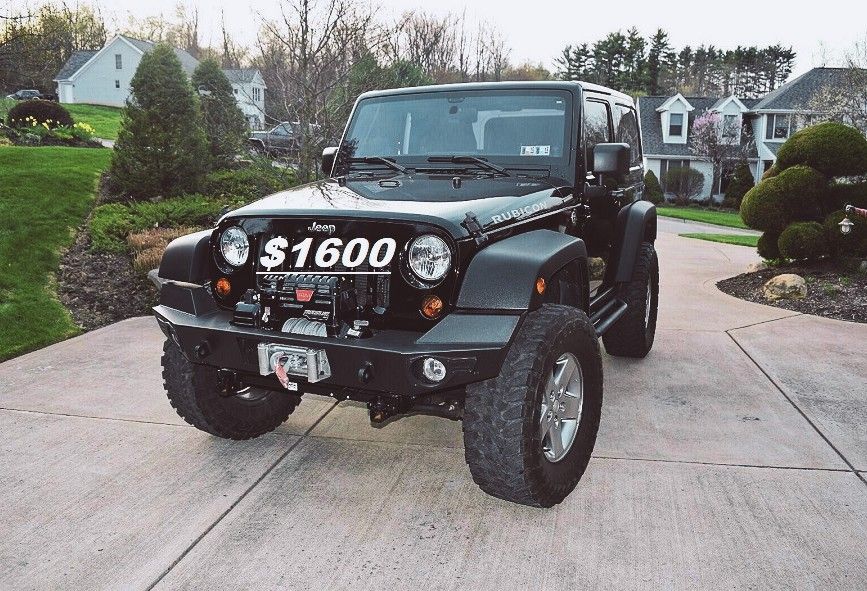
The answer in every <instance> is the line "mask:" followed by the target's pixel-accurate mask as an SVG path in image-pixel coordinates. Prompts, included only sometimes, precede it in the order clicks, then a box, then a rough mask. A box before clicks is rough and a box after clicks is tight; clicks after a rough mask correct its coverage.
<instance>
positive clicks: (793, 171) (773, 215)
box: [740, 166, 828, 233]
mask: <svg viewBox="0 0 867 591" xmlns="http://www.w3.org/2000/svg"><path fill="white" fill-rule="evenodd" d="M827 186H828V184H827V180H826V179H825V177H824V176H823V175H822V174H820V173H819V172H817V171H816V170H814V169H812V168H810V167H808V166H795V167H792V168H787V169H786V170H783V171H781V172H780V174H778V175H777V176H775V177H772V178H769V179H765V180H763V181H762V182H761V183H759V184H758V185H756V186H755V187H753V188H752V189H750V190H749V191H747V194H746V195H745V196H744V199H743V201H742V202H741V209H740V211H741V218H743V220H744V223H746V224H747V225H748V226H749V227H751V228H755V229H756V230H763V231H766V232H767V231H769V232H775V233H779V232H782V230H783V228H785V227H786V226H788V225H789V223H791V222H793V221H797V220H802V219H810V218H812V217H814V216H816V214H817V211H818V208H817V204H818V202H819V199H820V198H821V197H822V195H823V194H824V193H826V190H827Z"/></svg>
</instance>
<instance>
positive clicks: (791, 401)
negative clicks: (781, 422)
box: [726, 331, 867, 486]
mask: <svg viewBox="0 0 867 591" xmlns="http://www.w3.org/2000/svg"><path fill="white" fill-rule="evenodd" d="M726 334H727V335H728V336H729V338H730V339H731V340H732V341H734V343H735V345H737V346H738V349H740V350H741V351H743V354H744V355H746V356H747V359H749V360H750V361H752V362H753V364H754V365H755V366H756V367H757V368H759V371H760V372H762V373H763V374H764V376H765V377H766V378H767V379H768V381H769V382H771V384H772V385H773V386H774V388H776V389H777V390H778V391H779V392H780V394H782V395H783V397H784V398H785V399H786V400H788V401H789V404H791V405H792V407H793V408H794V409H795V410H796V411H798V413H799V414H800V415H801V416H802V417H804V420H805V421H807V424H808V425H810V426H811V427H812V428H813V430H814V431H815V432H816V433H817V434H818V435H819V437H821V438H822V439H824V440H825V443H827V444H828V446H829V447H830V448H831V449H833V450H834V453H836V454H837V455H838V456H839V457H840V459H841V460H843V463H845V464H846V465H847V466H849V471H850V472H852V473H853V474H855V476H856V477H857V478H858V479H859V480H860V481H861V482H862V483H864V485H865V486H867V479H865V478H864V476H863V475H861V474H860V473H859V472H858V470H856V469H855V466H854V465H853V464H852V462H850V461H849V459H848V458H847V457H846V456H844V455H843V452H841V451H840V450H839V449H837V446H836V445H834V444H833V443H832V442H831V440H830V439H829V438H828V436H827V435H825V434H824V433H823V432H822V430H821V429H819V426H818V425H817V424H816V423H815V422H813V420H812V419H810V417H808V416H807V413H805V412H804V411H803V410H802V409H801V407H800V406H798V405H797V404H796V403H795V401H794V399H793V398H792V397H791V396H789V394H788V393H787V392H786V390H785V389H784V388H783V386H782V385H781V384H779V383H777V380H775V379H774V378H773V377H772V376H771V374H769V373H768V372H767V371H765V368H764V367H762V366H761V364H759V362H758V361H756V360H755V359H753V356H752V355H750V354H749V353H748V352H747V350H746V349H744V347H743V345H741V344H740V343H739V342H738V340H737V339H736V338H735V336H734V335H733V334H731V333H730V332H729V331H726Z"/></svg>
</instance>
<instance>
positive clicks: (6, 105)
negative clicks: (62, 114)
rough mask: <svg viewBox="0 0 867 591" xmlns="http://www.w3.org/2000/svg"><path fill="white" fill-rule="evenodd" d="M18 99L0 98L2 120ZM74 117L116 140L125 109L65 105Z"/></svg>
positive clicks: (98, 132)
mask: <svg viewBox="0 0 867 591" xmlns="http://www.w3.org/2000/svg"><path fill="white" fill-rule="evenodd" d="M16 102H17V101H13V100H11V99H7V98H0V120H2V121H4V122H5V121H6V113H7V112H8V111H9V109H11V108H12V106H13V105H14V104H15V103H16ZM63 106H64V107H66V110H67V111H69V114H70V115H72V119H73V120H74V121H76V122H78V121H84V122H85V123H87V124H88V125H91V126H92V127H93V128H94V129H95V130H96V131H95V132H94V135H95V136H96V137H100V138H103V139H106V140H116V139H117V130H118V129H120V114H121V112H122V111H123V109H120V108H118V107H102V106H99V105H80V104H74V105H63Z"/></svg>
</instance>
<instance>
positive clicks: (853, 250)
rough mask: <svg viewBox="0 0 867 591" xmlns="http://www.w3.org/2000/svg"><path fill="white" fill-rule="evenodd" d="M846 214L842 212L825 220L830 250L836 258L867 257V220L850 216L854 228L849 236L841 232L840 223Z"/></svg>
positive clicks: (833, 214) (826, 236)
mask: <svg viewBox="0 0 867 591" xmlns="http://www.w3.org/2000/svg"><path fill="white" fill-rule="evenodd" d="M844 217H846V214H845V213H844V212H843V211H842V210H840V211H835V212H834V213H832V214H831V215H829V216H828V217H827V218H825V223H824V226H825V238H826V239H827V241H828V249H829V251H830V253H831V254H832V255H833V256H835V257H863V256H867V220H865V219H864V218H862V217H858V216H850V217H849V221H851V222H852V223H853V224H854V226H852V229H851V230H850V231H849V233H848V234H843V232H841V231H840V222H841V221H842V220H843V218H844Z"/></svg>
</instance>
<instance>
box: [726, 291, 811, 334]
mask: <svg viewBox="0 0 867 591" xmlns="http://www.w3.org/2000/svg"><path fill="white" fill-rule="evenodd" d="M744 301H748V300H744ZM751 303H753V304H755V303H756V302H751ZM759 305H764V304H759ZM781 309H784V308H781ZM791 311H792V312H794V313H793V314H789V315H787V316H780V317H779V318H771V319H770V320H760V321H759V322H753V323H752V324H745V325H743V326H735V327H734V328H728V329H726V332H728V331H730V330H742V329H744V328H750V327H753V326H759V325H760V324H770V323H771V322H779V321H780V320H788V319H789V318H796V317H798V316H803V315H804V313H803V312H795V311H794V310H791ZM729 336H731V335H729Z"/></svg>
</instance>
